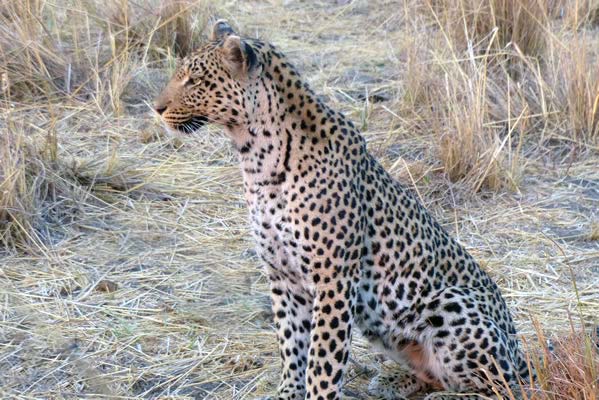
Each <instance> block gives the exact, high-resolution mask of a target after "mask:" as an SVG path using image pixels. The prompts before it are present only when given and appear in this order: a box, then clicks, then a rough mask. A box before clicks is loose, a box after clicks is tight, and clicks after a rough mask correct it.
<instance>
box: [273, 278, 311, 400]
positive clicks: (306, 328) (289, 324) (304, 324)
mask: <svg viewBox="0 0 599 400" xmlns="http://www.w3.org/2000/svg"><path fill="white" fill-rule="evenodd" d="M270 286H271V299H272V309H273V312H274V320H275V326H276V329H277V339H278V342H279V351H280V354H281V360H282V364H283V369H282V372H281V380H280V382H279V387H278V390H277V397H276V399H277V400H303V399H304V397H305V395H306V384H305V383H306V366H307V363H308V348H309V345H310V327H311V318H312V317H311V315H312V296H310V294H308V293H307V292H305V291H304V290H303V289H302V288H299V287H292V286H290V283H289V282H286V281H284V280H280V279H276V280H275V279H272V278H271V282H270Z"/></svg>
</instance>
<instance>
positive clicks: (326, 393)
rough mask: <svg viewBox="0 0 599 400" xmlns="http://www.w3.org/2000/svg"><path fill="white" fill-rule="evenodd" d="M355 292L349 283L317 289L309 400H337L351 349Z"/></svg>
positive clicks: (310, 356)
mask: <svg viewBox="0 0 599 400" xmlns="http://www.w3.org/2000/svg"><path fill="white" fill-rule="evenodd" d="M355 297H356V295H355V290H354V289H353V288H352V287H351V282H350V281H349V280H345V281H342V280H338V281H337V282H336V283H334V284H331V285H327V286H323V287H317V288H316V293H315V299H314V307H313V311H312V332H311V338H310V350H309V355H308V370H307V380H306V382H307V393H306V399H315V400H325V399H326V400H337V399H340V398H341V387H342V384H343V375H344V373H345V369H346V365H347V360H348V358H349V351H350V345H351V336H352V325H353V321H354V309H355Z"/></svg>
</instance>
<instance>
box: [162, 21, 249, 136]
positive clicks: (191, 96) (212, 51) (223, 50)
mask: <svg viewBox="0 0 599 400" xmlns="http://www.w3.org/2000/svg"><path fill="white" fill-rule="evenodd" d="M210 39H211V40H210V42H209V43H207V44H206V45H204V46H203V47H201V48H200V49H198V50H196V51H194V52H193V53H192V54H191V55H189V56H187V57H185V58H184V59H183V60H182V62H181V63H180V65H179V66H178V67H177V69H176V71H175V74H174V75H173V77H172V78H171V79H170V81H169V83H168V84H167V85H166V87H165V88H164V89H163V90H162V93H160V95H159V96H158V97H157V98H156V99H155V101H154V110H155V111H156V113H158V114H159V115H160V117H161V119H162V121H163V122H164V124H165V125H166V127H167V129H169V130H174V131H179V132H184V133H190V132H194V131H196V130H197V129H199V128H200V127H202V126H203V125H204V124H206V123H208V122H211V123H217V124H220V125H225V126H228V127H234V126H238V125H242V124H244V123H245V121H246V120H247V119H248V112H247V111H246V107H245V102H246V100H245V97H244V93H245V91H246V88H247V87H248V86H249V85H251V83H252V82H253V81H255V79H256V77H257V75H258V74H259V71H260V69H261V67H260V62H259V60H258V57H257V53H256V51H255V50H254V49H253V48H252V46H251V45H250V44H249V42H248V41H247V40H244V39H242V38H240V37H239V36H237V35H236V34H235V32H234V31H233V29H232V28H231V27H230V26H229V24H228V23H227V22H226V21H224V20H219V21H217V22H216V23H215V24H214V26H213V29H212V34H211V38H210Z"/></svg>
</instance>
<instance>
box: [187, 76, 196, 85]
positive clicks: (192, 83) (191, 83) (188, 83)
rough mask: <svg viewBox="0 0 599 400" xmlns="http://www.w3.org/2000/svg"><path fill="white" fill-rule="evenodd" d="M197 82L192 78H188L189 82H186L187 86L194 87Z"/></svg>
mask: <svg viewBox="0 0 599 400" xmlns="http://www.w3.org/2000/svg"><path fill="white" fill-rule="evenodd" d="M195 83H196V82H195V80H194V79H193V78H192V77H189V78H187V80H186V81H185V86H193V85H195Z"/></svg>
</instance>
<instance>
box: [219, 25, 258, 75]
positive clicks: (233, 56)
mask: <svg viewBox="0 0 599 400" xmlns="http://www.w3.org/2000/svg"><path fill="white" fill-rule="evenodd" d="M222 51H223V53H224V55H225V59H226V61H227V63H228V64H229V67H230V69H231V72H232V73H233V75H235V76H237V77H248V76H250V75H251V74H253V73H254V72H255V71H256V69H257V67H258V59H257V57H256V53H255V52H254V50H253V49H252V47H251V46H250V45H248V44H247V43H245V42H244V41H243V40H241V38H240V37H239V36H236V35H229V36H227V38H226V39H225V42H224V43H223V47H222Z"/></svg>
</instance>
